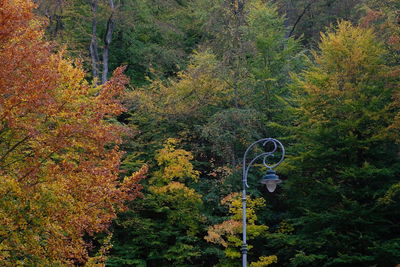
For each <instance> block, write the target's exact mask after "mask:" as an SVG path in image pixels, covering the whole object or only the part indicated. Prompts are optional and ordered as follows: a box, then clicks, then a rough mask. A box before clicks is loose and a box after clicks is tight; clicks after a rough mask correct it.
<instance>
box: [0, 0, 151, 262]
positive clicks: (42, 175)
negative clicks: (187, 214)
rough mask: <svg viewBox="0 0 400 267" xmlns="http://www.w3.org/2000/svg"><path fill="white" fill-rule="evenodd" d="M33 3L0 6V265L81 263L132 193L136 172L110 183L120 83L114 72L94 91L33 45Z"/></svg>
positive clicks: (21, 0)
mask: <svg viewBox="0 0 400 267" xmlns="http://www.w3.org/2000/svg"><path fill="white" fill-rule="evenodd" d="M33 7H34V5H33V3H32V2H31V1H28V0H16V1H7V0H2V1H1V9H0V20H1V21H2V24H1V26H0V32H1V35H0V59H1V60H2V61H3V62H4V64H3V66H2V68H1V70H0V150H1V155H0V176H1V179H0V184H1V186H0V194H1V197H0V221H1V223H0V242H1V243H0V263H1V265H4V266H15V265H43V266H45V265H47V266H52V265H58V264H83V263H85V262H87V261H88V258H89V256H88V254H89V247H90V244H89V243H87V242H86V241H85V240H88V239H89V238H88V237H90V236H93V234H95V233H98V232H102V231H105V230H106V229H107V227H108V225H109V224H110V222H111V220H112V219H113V218H115V216H116V212H117V211H118V210H123V209H124V202H125V201H126V200H132V199H134V198H136V197H137V196H138V195H139V190H140V186H139V184H138V181H139V180H140V179H141V178H142V177H143V175H144V172H145V169H142V170H141V171H139V172H138V173H135V174H133V175H131V176H129V177H125V178H124V179H123V180H119V164H120V160H121V156H122V152H121V151H119V148H118V144H120V142H121V134H122V133H123V132H124V131H125V130H124V129H123V128H122V127H121V126H118V125H116V124H115V123H112V122H111V120H112V117H114V116H116V115H118V114H120V113H121V112H122V111H123V110H124V108H123V106H122V105H121V104H120V102H119V100H118V95H120V94H122V92H123V90H124V85H125V84H126V83H127V82H128V80H127V78H126V77H125V76H124V75H123V74H122V71H123V68H119V69H117V70H116V71H115V72H114V77H113V78H112V80H110V81H109V82H108V83H106V84H105V85H104V86H102V87H97V86H94V85H91V84H89V83H88V82H86V81H85V79H84V76H85V73H84V72H83V71H82V69H81V68H80V67H79V66H74V63H73V62H71V61H70V60H67V59H64V58H63V55H62V53H59V54H54V53H52V52H51V47H50V45H49V43H47V42H45V41H43V30H42V29H43V23H42V21H41V20H40V19H39V18H37V17H35V16H34V15H33V14H32V8H33ZM93 260H94V261H95V259H93ZM98 260H99V261H101V260H102V257H101V255H100V258H98Z"/></svg>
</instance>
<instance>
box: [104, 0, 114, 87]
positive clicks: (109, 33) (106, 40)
mask: <svg viewBox="0 0 400 267" xmlns="http://www.w3.org/2000/svg"><path fill="white" fill-rule="evenodd" d="M110 8H111V15H110V17H109V18H108V21H107V30H106V34H105V36H104V49H103V73H102V76H101V83H102V84H103V83H105V82H106V81H107V76H108V60H109V50H110V44H111V39H112V34H113V31H114V23H115V21H114V11H115V6H114V0H110Z"/></svg>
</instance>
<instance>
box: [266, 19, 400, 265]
mask: <svg viewBox="0 0 400 267" xmlns="http://www.w3.org/2000/svg"><path fill="white" fill-rule="evenodd" d="M321 39H322V41H321V44H320V45H319V48H320V52H315V53H314V59H315V64H314V65H312V66H311V67H310V68H309V69H308V70H307V71H305V72H303V74H302V75H301V76H300V77H298V79H297V82H296V86H295V91H296V92H297V98H296V101H297V104H298V106H297V108H296V109H295V110H296V114H297V116H298V117H297V118H298V119H297V121H296V123H295V125H296V126H295V127H293V131H294V132H295V138H296V142H297V145H295V146H294V148H293V149H294V150H296V153H297V154H296V156H292V157H291V158H289V161H290V164H289V166H287V175H288V176H289V177H290V179H288V180H287V182H286V183H285V186H284V192H285V193H284V194H283V195H282V197H283V198H287V208H288V209H289V218H290V220H289V222H290V224H291V225H292V226H294V231H288V232H286V233H283V234H282V233H279V234H276V235H275V237H276V239H273V240H272V241H271V242H272V243H274V244H275V245H276V246H280V250H279V251H280V253H279V254H278V258H280V257H279V256H281V258H282V260H283V262H285V264H286V263H289V262H290V263H291V265H292V266H373V265H378V266H394V265H395V264H397V263H398V262H399V260H400V249H399V248H400V243H399V241H400V240H399V234H400V231H399V228H398V227H397V223H396V222H397V221H398V219H399V218H400V217H399V216H400V212H399V210H400V209H393V207H394V206H396V205H397V206H398V204H396V205H393V203H391V205H384V204H383V202H382V201H383V197H384V196H385V193H386V192H387V190H388V188H390V186H391V185H393V184H395V183H396V182H398V179H399V174H400V164H399V154H398V151H399V146H398V143H395V142H394V141H395V140H394V138H393V137H392V136H391V135H390V134H389V131H388V129H389V126H390V125H391V124H392V122H393V119H394V117H395V115H396V111H395V110H394V107H393V103H392V101H393V100H392V96H393V94H394V92H395V91H397V90H398V87H396V85H397V86H398V83H396V80H395V78H394V77H393V75H388V74H389V73H391V67H389V66H386V65H385V62H384V57H385V54H386V53H387V52H386V51H385V50H384V48H383V45H382V44H381V43H380V42H379V41H378V40H377V39H376V38H375V36H374V34H373V32H372V31H371V30H368V29H362V28H358V27H354V26H352V25H351V24H350V23H349V22H341V23H339V25H338V26H337V28H335V29H334V30H331V31H328V32H327V33H326V34H322V36H321ZM392 201H395V199H392ZM273 236H274V235H273ZM273 236H272V237H273ZM279 239H280V240H281V241H283V242H280V241H278V240H279ZM289 255H290V256H289Z"/></svg>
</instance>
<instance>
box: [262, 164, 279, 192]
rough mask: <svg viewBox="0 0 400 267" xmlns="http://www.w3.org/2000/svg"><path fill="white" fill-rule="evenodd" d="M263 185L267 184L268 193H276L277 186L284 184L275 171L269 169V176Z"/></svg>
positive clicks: (267, 175) (263, 181) (265, 177)
mask: <svg viewBox="0 0 400 267" xmlns="http://www.w3.org/2000/svg"><path fill="white" fill-rule="evenodd" d="M261 183H262V184H265V185H266V186H267V189H268V191H269V192H271V193H272V192H274V191H275V189H276V185H277V184H280V183H282V180H281V179H279V176H278V175H276V173H275V171H274V170H272V169H269V170H268V171H267V174H266V175H265V176H264V177H263V179H262V180H261Z"/></svg>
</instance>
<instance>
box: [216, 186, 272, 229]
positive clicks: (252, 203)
mask: <svg viewBox="0 0 400 267" xmlns="http://www.w3.org/2000/svg"><path fill="white" fill-rule="evenodd" d="M246 202H247V203H246V218H247V221H248V223H249V224H254V223H255V222H256V221H257V215H256V211H257V209H259V208H262V207H265V199H264V198H261V197H259V198H255V199H252V198H250V197H247V201H246ZM221 204H222V205H227V206H228V207H229V212H230V213H231V214H232V218H233V219H235V220H241V218H242V199H241V195H240V194H239V193H232V194H229V195H227V196H226V197H224V198H223V199H222V200H221Z"/></svg>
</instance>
